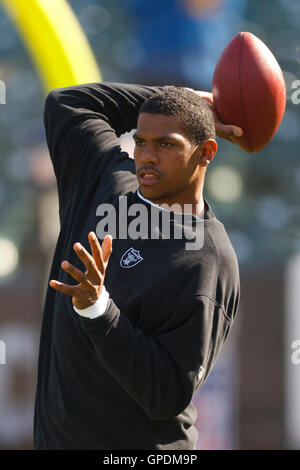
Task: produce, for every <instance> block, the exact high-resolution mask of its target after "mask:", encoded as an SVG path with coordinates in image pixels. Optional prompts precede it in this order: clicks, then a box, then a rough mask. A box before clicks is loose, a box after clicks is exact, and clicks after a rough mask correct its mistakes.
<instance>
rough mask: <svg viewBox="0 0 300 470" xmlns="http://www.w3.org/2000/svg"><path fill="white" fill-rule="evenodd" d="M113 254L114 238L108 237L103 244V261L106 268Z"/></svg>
mask: <svg viewBox="0 0 300 470" xmlns="http://www.w3.org/2000/svg"><path fill="white" fill-rule="evenodd" d="M111 252H112V236H111V235H106V237H105V238H104V240H103V242H102V253H103V260H104V262H105V266H106V265H107V263H108V260H109V257H110V255H111Z"/></svg>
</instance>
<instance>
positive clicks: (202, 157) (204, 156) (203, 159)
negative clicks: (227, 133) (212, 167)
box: [198, 139, 218, 167]
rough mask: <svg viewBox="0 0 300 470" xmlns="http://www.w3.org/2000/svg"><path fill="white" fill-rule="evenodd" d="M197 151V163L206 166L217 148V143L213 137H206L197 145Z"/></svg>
mask: <svg viewBox="0 0 300 470" xmlns="http://www.w3.org/2000/svg"><path fill="white" fill-rule="evenodd" d="M198 149H199V150H198V151H199V165H200V166H203V167H205V166H207V165H208V164H209V163H210V162H211V161H212V159H213V158H214V156H215V155H216V152H217V150H218V144H217V142H216V141H215V140H214V139H206V140H204V141H203V142H201V144H199V146H198Z"/></svg>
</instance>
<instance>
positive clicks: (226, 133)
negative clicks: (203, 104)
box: [199, 91, 244, 142]
mask: <svg viewBox="0 0 300 470" xmlns="http://www.w3.org/2000/svg"><path fill="white" fill-rule="evenodd" d="M199 93H200V94H201V95H200V96H201V97H202V98H203V99H204V100H206V101H207V102H208V104H209V107H210V109H211V111H212V113H213V116H214V121H215V128H216V134H217V136H218V137H221V138H222V139H227V140H229V141H230V142H234V141H233V140H232V138H234V137H241V136H242V135H243V134H244V132H243V129H242V128H241V127H239V126H236V125H234V124H223V122H221V121H220V119H219V116H218V115H217V112H216V110H215V107H214V101H213V95H212V93H209V92H204V91H201V92H199Z"/></svg>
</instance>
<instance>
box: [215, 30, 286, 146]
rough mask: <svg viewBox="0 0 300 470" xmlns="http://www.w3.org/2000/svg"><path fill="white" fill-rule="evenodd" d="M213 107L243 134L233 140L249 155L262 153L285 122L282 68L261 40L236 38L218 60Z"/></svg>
mask: <svg viewBox="0 0 300 470" xmlns="http://www.w3.org/2000/svg"><path fill="white" fill-rule="evenodd" d="M212 93H213V99H214V106H215V109H216V112H217V114H218V116H219V118H220V120H221V121H222V122H223V123H224V124H235V125H238V126H239V127H241V128H242V129H243V130H244V135H243V136H242V137H232V138H231V140H232V141H233V142H234V143H236V144H237V145H239V146H240V147H242V148H243V149H244V150H245V151H246V152H250V153H251V152H259V151H260V150H262V149H263V148H264V147H265V146H266V145H267V144H268V142H270V140H271V139H272V138H273V136H274V135H275V133H276V131H277V129H278V127H279V124H280V122H281V120H282V118H283V115H284V111H285V104H286V87H285V81H284V77H283V74H282V70H281V68H280V65H279V64H278V62H277V60H276V58H275V57H274V55H273V54H272V52H271V51H270V49H269V48H268V47H267V46H266V44H265V43H264V42H262V41H261V40H260V39H259V38H258V37H256V36H255V35H254V34H252V33H249V32H241V33H238V34H236V36H234V38H233V39H232V40H231V41H230V42H229V44H228V45H227V46H226V48H225V49H224V51H223V53H222V55H221V57H220V58H219V60H218V62H217V65H216V68H215V71H214V76H213V83H212Z"/></svg>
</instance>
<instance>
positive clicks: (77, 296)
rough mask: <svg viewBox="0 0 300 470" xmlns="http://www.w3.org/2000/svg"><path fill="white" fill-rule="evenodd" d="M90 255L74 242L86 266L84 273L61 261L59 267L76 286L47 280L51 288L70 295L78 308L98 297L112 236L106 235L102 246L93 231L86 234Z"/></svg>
mask: <svg viewBox="0 0 300 470" xmlns="http://www.w3.org/2000/svg"><path fill="white" fill-rule="evenodd" d="M88 238H89V243H90V247H91V250H92V255H90V253H88V251H87V250H86V249H85V248H84V247H83V246H82V245H81V244H80V243H75V244H74V245H73V248H74V250H75V252H76V254H77V256H78V257H79V258H80V259H81V261H82V262H83V264H84V265H85V267H86V271H85V273H83V272H82V271H80V270H79V269H77V268H75V266H73V265H72V264H71V263H69V262H68V261H63V262H62V263H61V267H62V268H63V269H64V271H66V272H67V273H68V274H70V276H72V277H73V278H74V279H75V280H76V281H78V282H79V284H77V285H76V286H71V285H69V284H64V283H62V282H58V281H55V280H51V281H50V282H49V284H50V286H51V287H53V289H56V290H58V291H60V292H63V293H64V294H67V295H71V296H72V303H73V305H74V306H75V307H76V308H78V309H84V308H87V307H90V306H91V305H93V304H94V303H95V302H96V301H97V300H98V298H99V296H100V294H101V291H102V287H103V284H104V278H105V271H106V267H107V264H108V261H109V257H110V255H111V252H112V237H111V236H110V235H106V237H105V238H104V240H103V242H102V246H100V243H99V241H98V238H97V236H96V235H95V233H94V232H90V233H89V235H88Z"/></svg>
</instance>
